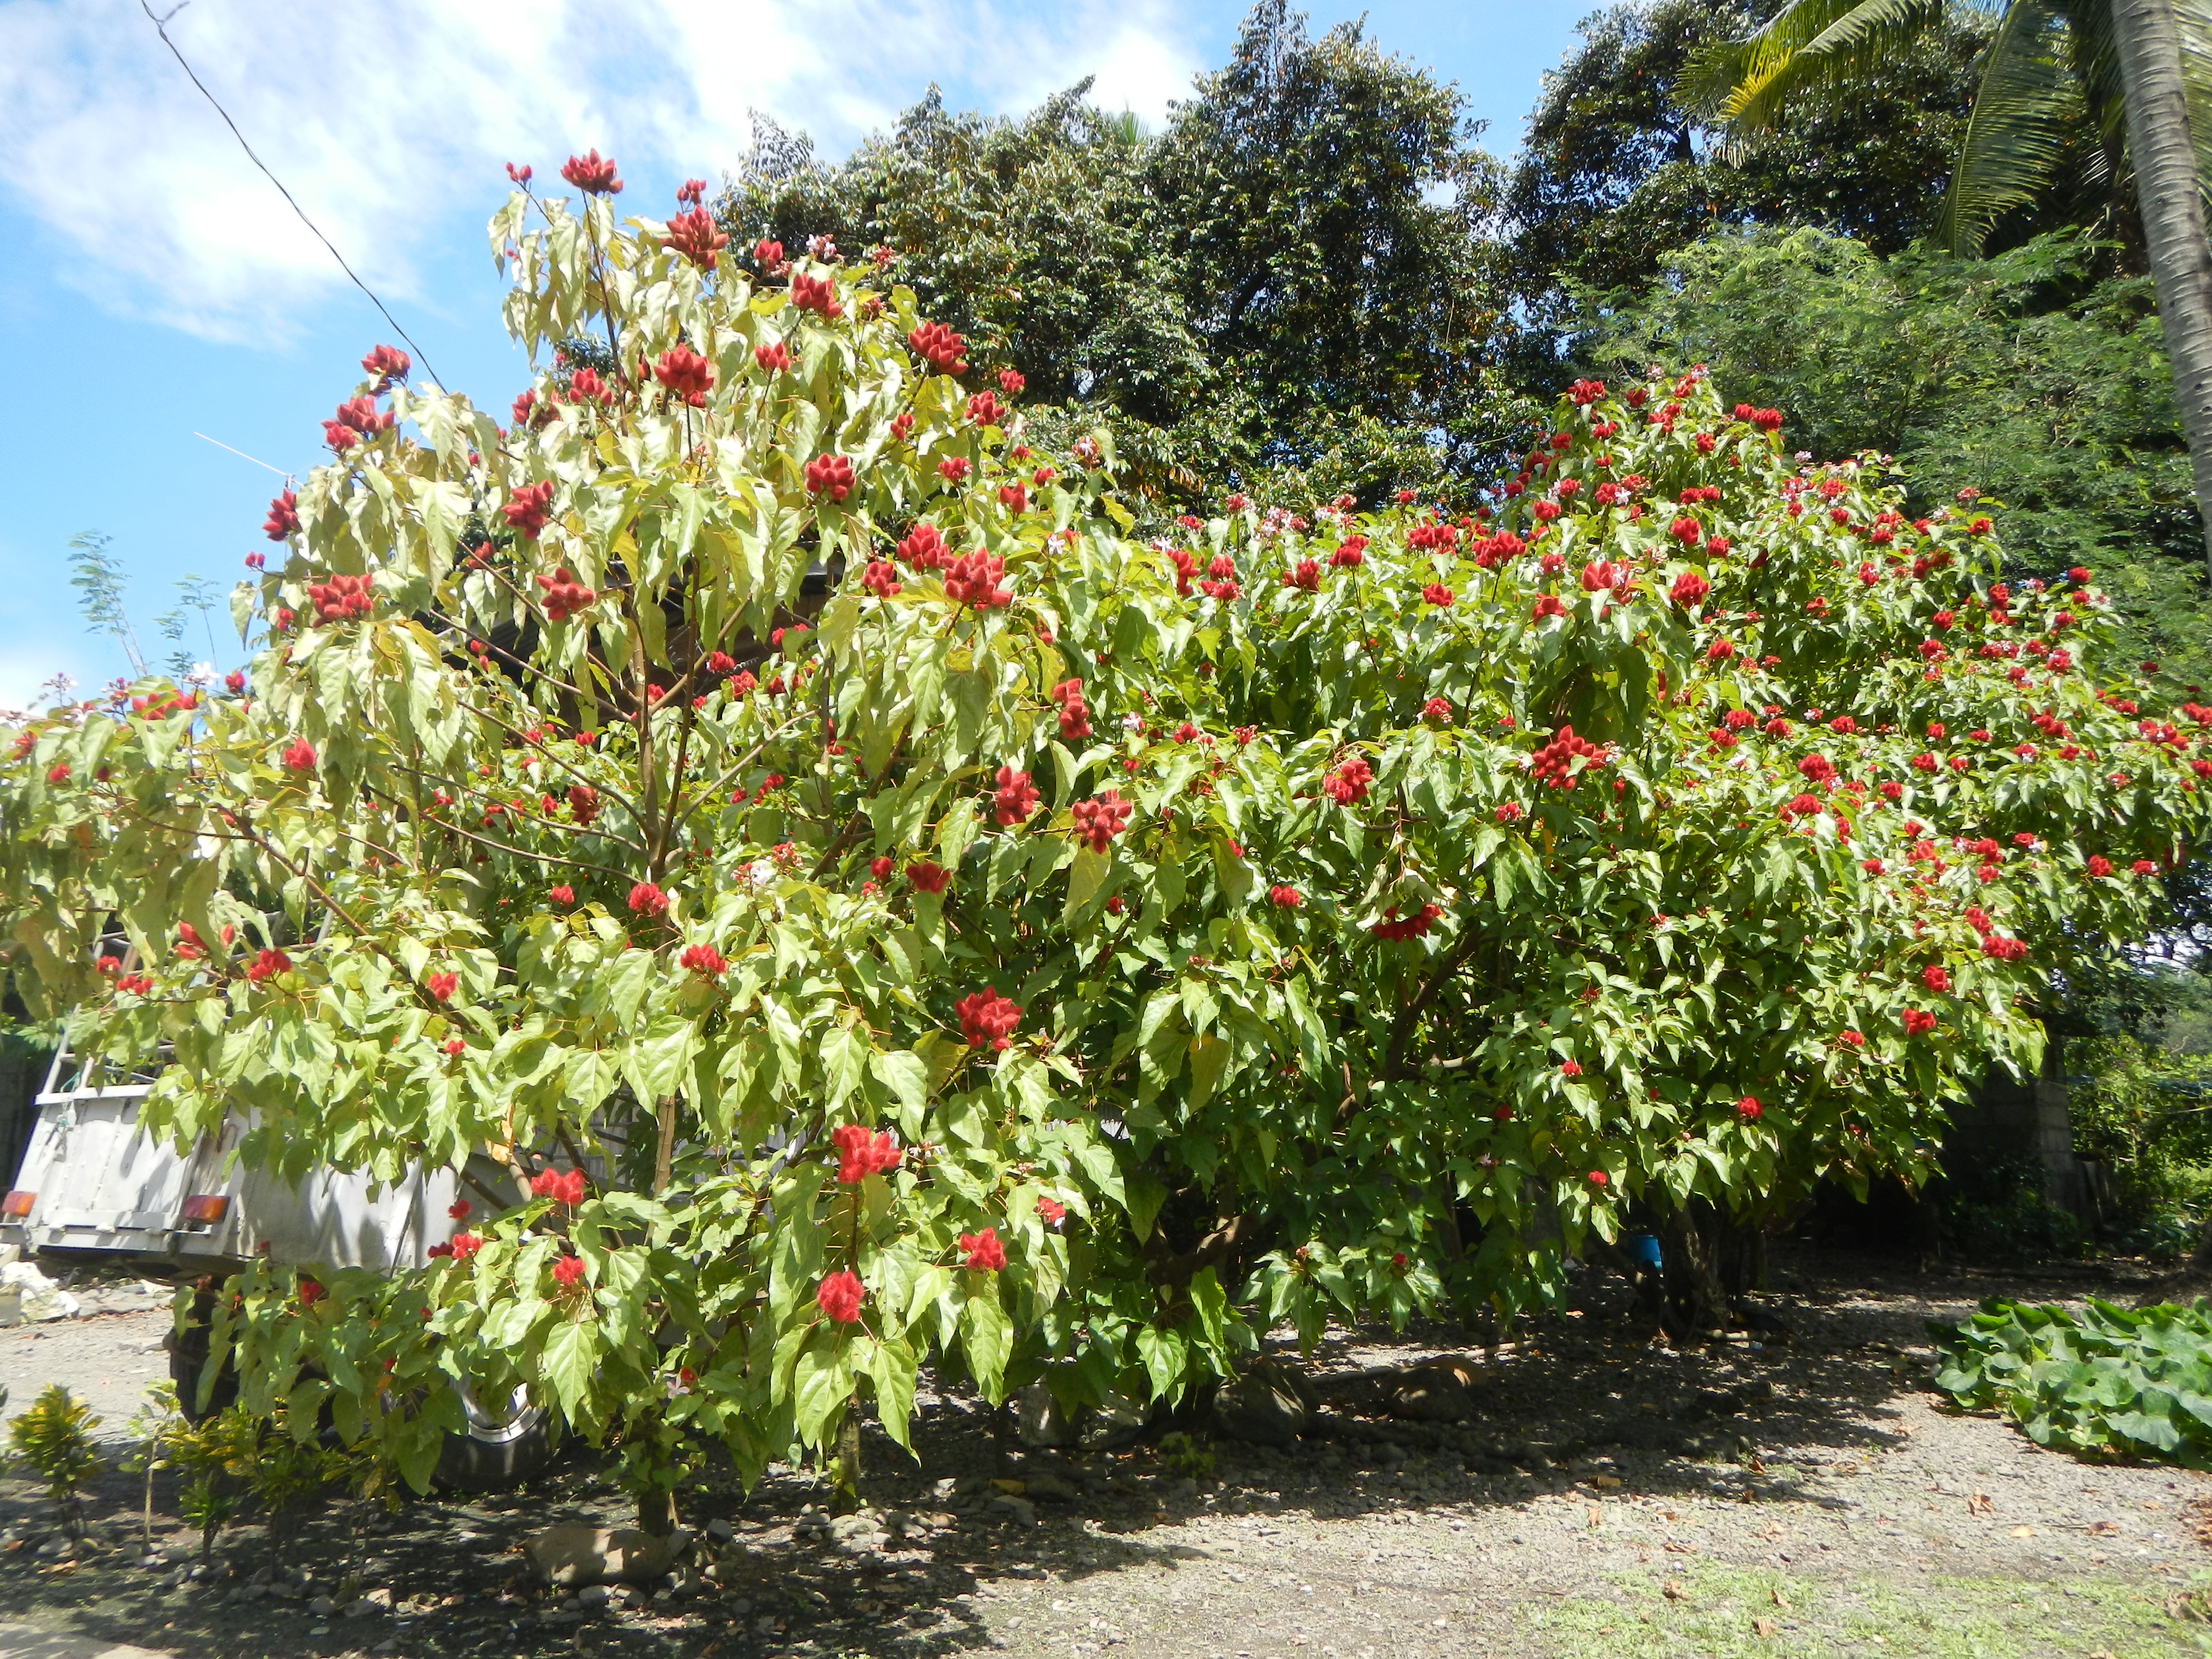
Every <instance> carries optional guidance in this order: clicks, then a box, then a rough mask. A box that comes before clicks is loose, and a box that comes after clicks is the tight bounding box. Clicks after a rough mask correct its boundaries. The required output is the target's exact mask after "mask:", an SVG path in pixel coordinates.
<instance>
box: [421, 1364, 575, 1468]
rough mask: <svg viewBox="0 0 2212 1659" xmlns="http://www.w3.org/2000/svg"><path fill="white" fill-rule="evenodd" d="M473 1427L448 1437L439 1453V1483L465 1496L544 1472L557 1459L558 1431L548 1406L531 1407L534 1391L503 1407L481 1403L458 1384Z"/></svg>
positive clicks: (512, 1398) (517, 1393)
mask: <svg viewBox="0 0 2212 1659" xmlns="http://www.w3.org/2000/svg"><path fill="white" fill-rule="evenodd" d="M454 1392H455V1393H457V1394H459V1395H460V1397H461V1410H462V1412H463V1413H464V1414H465V1415H466V1417H467V1418H468V1423H469V1425H468V1427H467V1428H466V1429H465V1430H463V1431H461V1432H460V1433H459V1434H448V1435H447V1437H446V1445H445V1449H444V1450H443V1451H441V1452H440V1453H439V1455H438V1471H437V1480H438V1484H439V1485H441V1486H450V1487H453V1488H454V1489H456V1490H458V1491H460V1492H491V1491H495V1490H496V1489H497V1488H499V1487H501V1486H516V1485H519V1484H520V1482H522V1481H525V1480H529V1479H530V1477H531V1476H532V1475H533V1474H538V1472H539V1471H540V1470H541V1469H543V1468H544V1467H545V1466H546V1464H548V1463H549V1462H551V1461H552V1459H553V1431H552V1428H551V1426H550V1424H549V1423H548V1422H547V1420H546V1415H545V1408H544V1407H542V1406H533V1405H532V1404H531V1403H530V1391H529V1390H528V1389H524V1388H520V1387H517V1388H516V1389H515V1390H514V1393H513V1395H512V1396H510V1397H509V1398H508V1399H507V1400H506V1401H503V1402H501V1404H499V1405H496V1406H492V1407H486V1406H483V1405H482V1404H479V1403H478V1401H477V1398H476V1396H475V1395H472V1394H471V1393H470V1392H469V1390H468V1389H467V1388H466V1387H465V1385H462V1384H459V1383H457V1384H455V1385H454Z"/></svg>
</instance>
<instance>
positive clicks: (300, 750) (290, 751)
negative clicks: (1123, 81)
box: [283, 738, 315, 772]
mask: <svg viewBox="0 0 2212 1659" xmlns="http://www.w3.org/2000/svg"><path fill="white" fill-rule="evenodd" d="M283 759H284V769H285V770H286V771H288V772H312V771H313V770H314V769H315V745H314V744H312V743H309V742H308V741H307V739H306V738H293V739H292V741H291V742H290V743H289V744H286V745H285V748H284V757H283Z"/></svg>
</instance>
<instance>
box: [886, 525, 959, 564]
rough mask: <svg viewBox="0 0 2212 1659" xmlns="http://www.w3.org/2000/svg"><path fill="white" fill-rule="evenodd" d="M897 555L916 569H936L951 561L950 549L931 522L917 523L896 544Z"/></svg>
mask: <svg viewBox="0 0 2212 1659" xmlns="http://www.w3.org/2000/svg"><path fill="white" fill-rule="evenodd" d="M898 556H899V557H901V558H902V559H904V560H905V561H906V562H908V564H910V565H912V566H913V567H914V568H915V569H916V570H936V569H939V568H942V567H944V566H945V565H948V564H950V563H951V562H952V550H951V548H950V547H948V546H946V545H945V538H944V537H942V536H940V535H939V534H938V532H937V526H935V525H933V524H918V525H916V526H915V527H914V528H913V529H912V530H910V531H908V532H907V538H906V539H905V540H904V541H902V542H901V543H900V544H898Z"/></svg>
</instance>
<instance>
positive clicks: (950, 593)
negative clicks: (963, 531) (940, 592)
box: [945, 553, 1014, 611]
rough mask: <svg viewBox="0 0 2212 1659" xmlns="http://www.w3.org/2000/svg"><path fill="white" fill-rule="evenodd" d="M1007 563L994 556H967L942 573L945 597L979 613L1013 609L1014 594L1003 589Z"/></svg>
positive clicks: (957, 560) (948, 566) (960, 558)
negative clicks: (1005, 608)
mask: <svg viewBox="0 0 2212 1659" xmlns="http://www.w3.org/2000/svg"><path fill="white" fill-rule="evenodd" d="M1005 576H1006V561H1005V560H1004V559H1002V558H1000V557H999V556H997V555H996V554H994V553H968V554H963V556H961V557H959V558H957V559H955V560H953V561H952V562H951V564H949V565H947V566H946V567H945V598H946V599H951V600H954V601H955V602H957V603H958V604H961V605H974V606H975V609H976V610H978V611H991V610H995V609H998V608H1000V607H1001V606H1005V605H1012V603H1013V601H1014V593H1013V590H1012V588H1010V587H1007V586H1004V578H1005Z"/></svg>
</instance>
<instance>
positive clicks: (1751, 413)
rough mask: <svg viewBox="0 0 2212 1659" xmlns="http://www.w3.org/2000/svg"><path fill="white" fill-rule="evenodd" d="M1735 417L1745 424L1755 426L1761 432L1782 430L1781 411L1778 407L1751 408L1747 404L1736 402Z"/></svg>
mask: <svg viewBox="0 0 2212 1659" xmlns="http://www.w3.org/2000/svg"><path fill="white" fill-rule="evenodd" d="M1735 417H1736V419H1738V420H1739V421H1741V422H1745V423H1746V424H1747V425H1749V426H1755V427H1757V428H1759V430H1760V431H1761V432H1779V431H1781V430H1782V411H1781V410H1778V409H1753V407H1752V406H1751V405H1750V404H1737V405H1736V406H1735Z"/></svg>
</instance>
